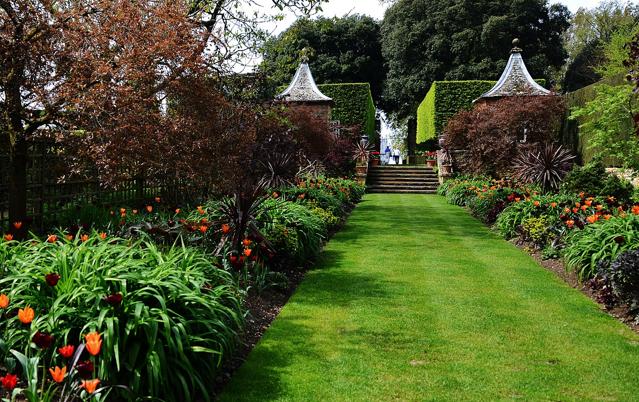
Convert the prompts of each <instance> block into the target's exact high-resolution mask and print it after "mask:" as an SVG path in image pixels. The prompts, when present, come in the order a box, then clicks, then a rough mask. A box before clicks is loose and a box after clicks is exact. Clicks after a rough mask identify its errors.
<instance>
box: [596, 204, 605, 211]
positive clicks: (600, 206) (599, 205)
mask: <svg viewBox="0 0 639 402" xmlns="http://www.w3.org/2000/svg"><path fill="white" fill-rule="evenodd" d="M595 208H596V209H597V211H601V210H602V209H603V205H601V204H597V206H596V207H595Z"/></svg>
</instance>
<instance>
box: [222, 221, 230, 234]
mask: <svg viewBox="0 0 639 402" xmlns="http://www.w3.org/2000/svg"><path fill="white" fill-rule="evenodd" d="M230 231H231V226H230V225H229V224H227V223H225V224H223V225H222V233H224V234H229V232H230Z"/></svg>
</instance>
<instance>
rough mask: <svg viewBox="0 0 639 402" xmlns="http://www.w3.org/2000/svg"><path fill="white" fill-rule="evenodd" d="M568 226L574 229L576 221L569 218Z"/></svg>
mask: <svg viewBox="0 0 639 402" xmlns="http://www.w3.org/2000/svg"><path fill="white" fill-rule="evenodd" d="M566 226H568V228H569V229H572V228H573V227H574V226H575V221H573V220H572V219H571V220H567V221H566Z"/></svg>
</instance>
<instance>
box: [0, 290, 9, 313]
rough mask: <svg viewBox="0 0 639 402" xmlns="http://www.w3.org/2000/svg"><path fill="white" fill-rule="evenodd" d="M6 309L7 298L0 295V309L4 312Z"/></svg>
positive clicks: (7, 305) (7, 304)
mask: <svg viewBox="0 0 639 402" xmlns="http://www.w3.org/2000/svg"><path fill="white" fill-rule="evenodd" d="M7 307H9V296H7V295H5V294H4V293H3V294H1V295H0V308H1V309H3V310H4V309H5V308H7Z"/></svg>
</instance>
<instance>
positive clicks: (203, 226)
mask: <svg viewBox="0 0 639 402" xmlns="http://www.w3.org/2000/svg"><path fill="white" fill-rule="evenodd" d="M207 230H209V228H208V227H207V226H206V225H202V226H200V232H201V233H202V234H205V233H206V231H207Z"/></svg>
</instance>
